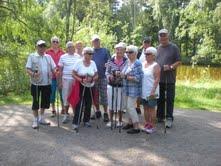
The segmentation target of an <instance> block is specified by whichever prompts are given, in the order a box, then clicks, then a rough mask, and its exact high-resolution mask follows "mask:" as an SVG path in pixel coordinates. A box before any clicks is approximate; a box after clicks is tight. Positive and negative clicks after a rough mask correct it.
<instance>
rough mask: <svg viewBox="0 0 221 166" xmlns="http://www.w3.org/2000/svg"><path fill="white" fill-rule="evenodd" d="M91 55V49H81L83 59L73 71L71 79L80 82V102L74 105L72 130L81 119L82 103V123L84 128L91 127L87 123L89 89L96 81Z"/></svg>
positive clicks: (94, 65) (96, 76) (89, 107)
mask: <svg viewBox="0 0 221 166" xmlns="http://www.w3.org/2000/svg"><path fill="white" fill-rule="evenodd" d="M92 55H93V48H90V47H85V48H84V49H83V56H84V57H83V59H81V60H79V61H78V62H77V63H76V65H75V67H74V70H73V77H74V78H75V79H76V80H77V81H79V82H80V87H79V88H80V92H79V99H80V100H79V101H78V103H77V104H76V109H75V114H74V118H73V125H72V128H73V129H74V130H77V129H78V125H79V123H80V121H79V116H80V117H81V115H80V112H81V113H82V111H81V110H80V109H82V105H83V103H84V106H85V110H84V118H83V122H84V125H85V126H86V127H91V124H90V123H89V120H90V115H91V105H92V96H91V94H92V93H91V92H92V91H91V87H93V86H94V81H95V80H97V79H98V74H97V67H96V64H95V63H94V61H93V60H91V58H92ZM82 102H83V103H82Z"/></svg>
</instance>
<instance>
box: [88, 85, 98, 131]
mask: <svg viewBox="0 0 221 166" xmlns="http://www.w3.org/2000/svg"><path fill="white" fill-rule="evenodd" d="M89 89H90V95H91V101H92V108H93V111H94V114H95V122H96V125H97V129H99V127H98V118H97V116H96V111H95V110H96V108H95V105H94V99H93V93H92V90H91V87H89Z"/></svg>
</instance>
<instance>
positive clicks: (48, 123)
mask: <svg viewBox="0 0 221 166" xmlns="http://www.w3.org/2000/svg"><path fill="white" fill-rule="evenodd" d="M38 122H39V124H41V125H50V122H46V121H45V120H44V119H43V118H41V119H39V121H38Z"/></svg>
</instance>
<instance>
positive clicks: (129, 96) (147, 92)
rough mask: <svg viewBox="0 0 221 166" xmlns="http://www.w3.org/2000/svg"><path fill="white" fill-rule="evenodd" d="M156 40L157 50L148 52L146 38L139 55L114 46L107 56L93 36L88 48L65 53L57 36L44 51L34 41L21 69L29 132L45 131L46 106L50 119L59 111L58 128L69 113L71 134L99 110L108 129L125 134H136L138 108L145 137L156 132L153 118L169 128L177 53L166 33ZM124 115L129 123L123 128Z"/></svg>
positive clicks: (68, 45) (76, 47)
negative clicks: (28, 99)
mask: <svg viewBox="0 0 221 166" xmlns="http://www.w3.org/2000/svg"><path fill="white" fill-rule="evenodd" d="M158 37H159V43H160V44H159V46H158V48H157V49H156V48H154V47H152V46H151V38H150V37H145V38H144V40H143V45H142V47H141V49H138V48H137V47H136V46H134V45H129V46H127V45H126V44H125V43H123V42H120V43H118V44H116V45H115V47H114V50H115V52H114V54H113V55H112V56H110V53H109V51H108V49H106V48H102V47H101V39H100V37H99V36H98V35H93V36H92V39H91V42H92V47H84V46H83V43H82V42H80V41H77V42H76V43H75V44H74V43H73V42H72V41H68V42H67V43H66V52H64V51H63V50H62V49H61V48H60V46H59V44H60V40H59V38H58V37H56V36H54V37H52V38H51V48H49V49H48V50H46V42H45V41H43V40H39V41H37V43H36V50H37V51H36V52H34V53H31V54H30V55H29V57H28V60H27V64H26V69H27V73H28V74H29V75H30V78H31V79H30V80H31V95H32V97H33V103H32V110H33V115H34V120H33V124H32V128H34V129H36V128H38V127H39V124H42V125H50V123H48V122H47V121H45V117H44V110H45V109H49V107H50V103H51V109H52V117H55V115H56V108H55V105H56V104H55V102H59V103H60V104H61V106H62V111H61V113H62V114H63V119H62V123H68V122H69V120H70V116H69V112H68V111H69V107H71V108H72V109H73V114H74V117H73V121H72V128H73V130H78V128H79V124H80V122H81V119H82V118H81V116H82V115H84V117H83V124H84V126H86V127H91V123H90V120H91V119H99V118H100V117H101V116H102V114H101V111H100V105H102V106H103V110H104V113H103V120H104V122H106V126H107V127H111V128H112V127H113V125H114V124H115V126H116V127H120V128H122V129H123V130H127V133H128V134H136V133H139V132H140V125H139V124H140V121H139V116H138V114H139V113H140V105H141V104H142V105H143V108H144V119H145V124H144V126H143V130H144V131H145V132H147V133H153V132H155V131H156V127H155V123H156V116H157V120H158V122H163V121H165V120H166V127H168V128H171V127H172V122H173V106H174V98H175V82H176V68H177V67H178V66H179V64H180V63H181V60H180V53H179V49H178V47H177V46H176V45H175V44H173V43H172V42H170V40H169V32H168V30H166V29H161V30H160V31H159V32H158ZM58 95H60V99H58ZM56 96H57V99H56ZM92 106H93V107H94V109H93V110H94V114H93V115H92V116H91V107H92ZM165 106H166V108H165ZM39 108H40V114H39V111H38V110H39ZM156 108H157V113H156ZM125 111H126V113H127V114H128V118H129V119H128V121H127V123H126V124H123V121H122V115H123V114H122V113H123V112H125ZM165 112H166V115H165Z"/></svg>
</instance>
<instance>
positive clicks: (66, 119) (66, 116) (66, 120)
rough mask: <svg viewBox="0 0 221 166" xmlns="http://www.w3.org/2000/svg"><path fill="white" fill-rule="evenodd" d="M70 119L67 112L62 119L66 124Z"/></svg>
mask: <svg viewBox="0 0 221 166" xmlns="http://www.w3.org/2000/svg"><path fill="white" fill-rule="evenodd" d="M68 120H69V119H68V115H66V114H65V115H64V117H63V119H62V123H64V124H65V123H68Z"/></svg>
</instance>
